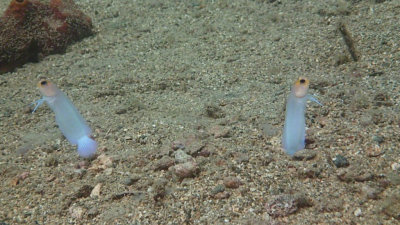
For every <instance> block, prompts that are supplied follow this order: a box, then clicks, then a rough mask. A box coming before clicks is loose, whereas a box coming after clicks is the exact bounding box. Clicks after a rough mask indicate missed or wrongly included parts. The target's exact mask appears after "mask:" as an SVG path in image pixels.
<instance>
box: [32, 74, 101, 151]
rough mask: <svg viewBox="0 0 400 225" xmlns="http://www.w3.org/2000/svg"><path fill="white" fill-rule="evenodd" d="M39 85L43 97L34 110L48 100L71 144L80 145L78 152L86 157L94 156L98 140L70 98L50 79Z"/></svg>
mask: <svg viewBox="0 0 400 225" xmlns="http://www.w3.org/2000/svg"><path fill="white" fill-rule="evenodd" d="M38 87H39V90H40V92H41V93H42V95H43V98H42V99H39V100H38V101H36V103H37V105H36V107H35V109H34V110H33V112H35V110H36V109H37V108H38V107H39V106H40V105H41V104H43V102H46V103H47V104H48V105H49V106H50V108H51V109H52V110H53V112H54V113H55V114H56V123H57V125H58V127H59V128H60V130H61V132H62V133H63V134H64V136H65V137H66V138H67V140H68V141H69V142H70V143H71V144H73V145H78V154H79V155H80V156H81V157H84V158H90V157H92V156H94V154H95V153H96V149H97V142H96V141H95V140H94V139H93V138H92V137H91V134H92V132H91V130H90V128H89V126H88V125H87V124H86V122H85V120H84V119H83V117H82V116H81V114H80V113H79V112H78V110H77V109H76V108H75V106H74V105H73V104H72V102H71V101H70V100H69V98H68V97H67V96H66V95H65V94H64V93H63V92H62V91H61V90H60V89H58V87H57V86H56V85H55V84H53V83H52V82H51V81H49V80H44V79H42V80H40V81H39V82H38ZM33 112H32V113H33Z"/></svg>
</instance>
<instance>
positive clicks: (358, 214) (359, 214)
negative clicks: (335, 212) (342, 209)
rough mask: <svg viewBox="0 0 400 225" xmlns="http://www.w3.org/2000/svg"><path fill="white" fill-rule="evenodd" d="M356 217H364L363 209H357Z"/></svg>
mask: <svg viewBox="0 0 400 225" xmlns="http://www.w3.org/2000/svg"><path fill="white" fill-rule="evenodd" d="M354 215H355V216H357V217H360V216H362V211H361V209H360V208H357V209H356V210H355V211H354Z"/></svg>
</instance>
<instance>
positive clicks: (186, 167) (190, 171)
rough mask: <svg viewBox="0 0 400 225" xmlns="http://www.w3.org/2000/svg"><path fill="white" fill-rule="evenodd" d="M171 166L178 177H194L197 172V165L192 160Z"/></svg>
mask: <svg viewBox="0 0 400 225" xmlns="http://www.w3.org/2000/svg"><path fill="white" fill-rule="evenodd" d="M171 168H173V169H172V170H173V171H174V173H175V174H176V175H177V176H178V177H179V178H180V179H184V178H190V177H194V176H196V175H197V173H198V172H199V167H198V166H197V163H196V162H194V161H190V162H186V163H182V164H178V165H175V166H174V167H171Z"/></svg>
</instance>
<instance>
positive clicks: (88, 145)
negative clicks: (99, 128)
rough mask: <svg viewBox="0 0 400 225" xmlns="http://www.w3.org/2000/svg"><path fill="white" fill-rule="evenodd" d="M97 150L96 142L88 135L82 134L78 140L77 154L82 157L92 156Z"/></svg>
mask: <svg viewBox="0 0 400 225" xmlns="http://www.w3.org/2000/svg"><path fill="white" fill-rule="evenodd" d="M96 150H97V142H96V141H95V140H94V139H93V138H91V137H88V136H83V137H81V138H80V139H79V140H78V154H79V156H81V157H83V158H90V157H92V156H94V154H95V153H96Z"/></svg>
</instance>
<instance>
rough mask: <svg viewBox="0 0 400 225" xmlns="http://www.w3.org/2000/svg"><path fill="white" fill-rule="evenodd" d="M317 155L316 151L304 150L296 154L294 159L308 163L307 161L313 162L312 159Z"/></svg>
mask: <svg viewBox="0 0 400 225" xmlns="http://www.w3.org/2000/svg"><path fill="white" fill-rule="evenodd" d="M316 155H317V153H315V151H312V150H308V149H304V150H301V151H298V152H296V153H294V155H293V159H294V160H306V161H307V160H311V159H313V158H315V156H316Z"/></svg>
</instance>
